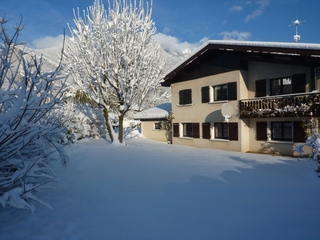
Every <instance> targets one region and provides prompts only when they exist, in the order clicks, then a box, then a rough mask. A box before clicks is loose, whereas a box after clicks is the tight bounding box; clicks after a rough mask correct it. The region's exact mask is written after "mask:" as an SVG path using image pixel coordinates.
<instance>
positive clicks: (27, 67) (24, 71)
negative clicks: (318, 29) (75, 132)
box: [0, 18, 68, 212]
mask: <svg viewBox="0 0 320 240" xmlns="http://www.w3.org/2000/svg"><path fill="white" fill-rule="evenodd" d="M6 25H7V21H6V20H5V19H4V18H0V39H1V41H0V203H1V205H2V206H3V207H5V206H6V205H11V206H13V207H17V208H21V209H29V210H31V211H32V212H33V211H34V209H35V206H34V205H33V204H32V203H31V201H30V200H34V201H37V202H39V203H41V204H43V205H45V206H48V207H50V206H49V205H48V204H46V203H44V202H43V201H41V200H40V199H39V198H38V197H37V196H36V195H34V193H35V192H36V191H38V190H40V189H42V188H44V187H45V186H46V184H47V183H49V182H52V181H54V180H55V177H54V173H53V171H52V168H51V161H52V160H56V159H60V160H61V162H62V164H63V165H65V164H66V162H67V160H68V158H67V155H66V153H65V152H64V149H63V147H62V145H60V144H59V143H58V140H59V139H60V141H61V140H62V139H63V134H62V132H61V129H60V118H61V116H60V115H59V114H58V113H59V112H60V111H58V108H60V105H62V104H63V101H62V100H63V99H62V98H63V91H64V87H65V84H64V83H65V80H66V77H65V76H63V75H61V72H60V64H59V66H58V67H57V68H56V69H53V71H52V72H47V71H42V65H43V58H42V57H40V58H37V57H36V56H32V55H30V54H28V53H27V52H26V50H25V47H24V44H20V43H19V42H18V36H19V35H20V32H21V30H22V27H21V22H20V24H18V25H17V26H16V27H15V28H14V29H15V30H14V32H13V35H12V36H10V35H9V31H7V30H6ZM57 153H58V154H57Z"/></svg>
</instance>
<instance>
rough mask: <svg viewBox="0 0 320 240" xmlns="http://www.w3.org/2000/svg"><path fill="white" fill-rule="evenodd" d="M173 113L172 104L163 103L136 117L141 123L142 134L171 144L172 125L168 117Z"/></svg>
mask: <svg viewBox="0 0 320 240" xmlns="http://www.w3.org/2000/svg"><path fill="white" fill-rule="evenodd" d="M170 113H171V103H163V104H160V105H158V106H155V107H153V108H149V109H146V110H144V111H141V112H138V113H136V114H135V115H134V119H135V120H140V122H141V133H142V135H143V136H145V137H146V138H149V139H153V140H157V141H162V142H171V135H172V133H171V127H170V125H171V123H169V121H168V117H169V116H170Z"/></svg>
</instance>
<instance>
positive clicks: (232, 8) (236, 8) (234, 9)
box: [229, 6, 243, 12]
mask: <svg viewBox="0 0 320 240" xmlns="http://www.w3.org/2000/svg"><path fill="white" fill-rule="evenodd" d="M242 10H243V7H241V6H233V7H231V8H229V12H241V11H242Z"/></svg>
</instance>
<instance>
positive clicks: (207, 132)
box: [202, 122, 211, 139]
mask: <svg viewBox="0 0 320 240" xmlns="http://www.w3.org/2000/svg"><path fill="white" fill-rule="evenodd" d="M202 138H203V139H210V138H211V124H210V123H208V122H205V123H202Z"/></svg>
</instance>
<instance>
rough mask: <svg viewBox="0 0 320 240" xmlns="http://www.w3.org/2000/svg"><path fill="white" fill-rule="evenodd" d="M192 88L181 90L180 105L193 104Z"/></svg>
mask: <svg viewBox="0 0 320 240" xmlns="http://www.w3.org/2000/svg"><path fill="white" fill-rule="evenodd" d="M191 103H192V99H191V89H185V90H181V91H179V105H184V104H191Z"/></svg>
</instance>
